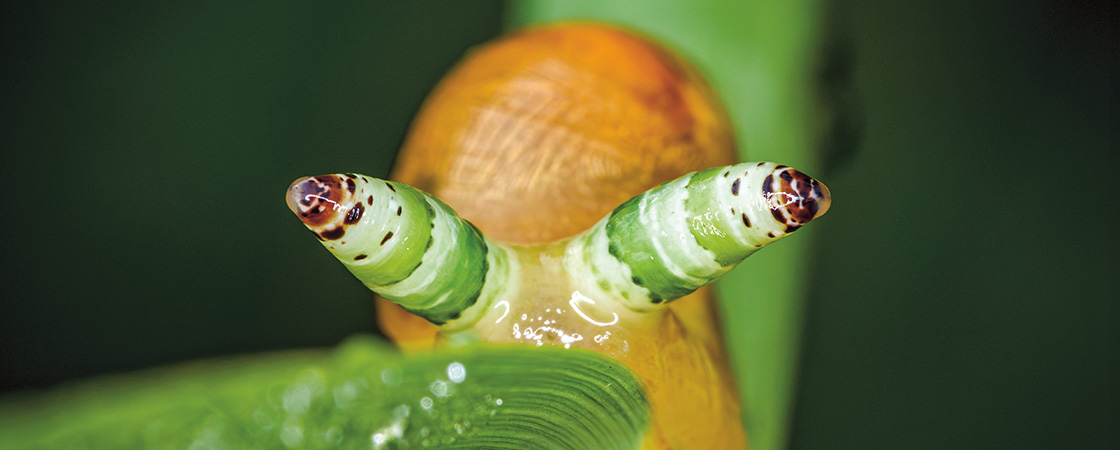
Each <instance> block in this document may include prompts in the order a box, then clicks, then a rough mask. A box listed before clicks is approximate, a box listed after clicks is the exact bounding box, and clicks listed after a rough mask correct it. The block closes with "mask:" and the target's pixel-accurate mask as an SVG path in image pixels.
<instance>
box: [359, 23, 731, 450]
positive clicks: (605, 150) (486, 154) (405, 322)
mask: <svg viewBox="0 0 1120 450" xmlns="http://www.w3.org/2000/svg"><path fill="white" fill-rule="evenodd" d="M737 154H738V153H737V150H736V148H735V143H734V136H733V133H732V129H731V126H730V125H729V123H728V120H727V118H726V115H725V113H724V111H723V109H722V107H721V106H720V105H719V102H718V100H717V99H716V98H715V95H714V94H713V93H712V92H711V90H710V89H709V88H708V87H707V85H706V84H705V83H704V81H703V80H701V79H700V78H699V76H698V75H697V73H696V72H695V70H694V69H693V68H692V67H691V66H689V65H688V64H687V63H685V62H683V61H682V60H680V59H679V58H678V57H676V56H675V55H673V54H672V53H670V52H668V51H666V50H664V49H662V48H660V47H657V46H656V45H653V44H651V43H649V42H648V41H646V40H644V39H642V38H639V37H636V36H634V35H632V34H630V33H628V32H623V31H620V30H616V29H612V28H606V27H603V26H600V25H586V24H571V25H560V26H552V27H546V28H536V29H528V30H524V31H521V32H517V33H514V34H511V35H508V36H505V37H503V38H501V39H499V40H497V41H495V42H493V43H490V44H487V45H485V46H481V47H479V48H476V49H474V50H472V51H471V52H470V53H469V54H468V55H467V56H466V58H465V59H464V60H463V61H462V62H461V63H460V64H459V65H458V66H457V67H456V68H455V69H454V70H453V71H452V72H451V73H450V74H449V75H448V76H447V77H446V78H445V79H444V80H443V81H442V82H441V83H440V84H439V85H438V86H437V87H436V89H435V90H434V91H433V92H432V93H431V95H430V96H429V98H428V99H427V101H426V103H425V104H424V106H423V107H422V109H421V111H420V112H419V114H418V115H417V117H416V118H415V120H414V122H413V124H412V129H411V131H410V134H409V135H408V137H407V139H406V141H405V144H404V147H403V149H402V150H401V153H400V155H399V157H398V161H397V166H396V168H395V170H394V171H393V173H392V174H391V178H392V179H394V180H397V181H401V182H404V183H407V184H410V185H413V186H416V187H417V188H419V189H422V190H424V191H427V192H429V193H431V194H434V195H435V196H436V197H438V198H440V199H442V200H443V201H445V202H446V203H447V204H448V205H450V206H451V207H452V208H454V209H455V210H456V211H457V212H458V213H459V214H460V215H461V216H462V217H464V218H466V219H467V220H469V221H471V222H472V223H474V224H475V225H476V226H478V228H479V229H480V230H482V232H483V233H485V234H486V235H487V236H489V237H490V238H491V239H494V240H498V241H505V242H510V243H520V244H535V243H544V242H550V241H554V240H557V239H562V238H565V237H569V236H572V235H574V234H577V233H579V232H582V231H583V230H585V229H587V228H589V227H590V226H591V225H593V224H594V223H595V222H596V221H598V220H599V219H601V218H602V217H604V216H605V215H607V214H608V213H610V211H611V210H612V209H613V208H615V207H616V206H618V205H619V204H621V203H622V202H624V201H625V200H626V199H628V198H630V197H632V196H635V195H638V194H640V193H642V192H644V191H645V190H647V189H650V188H652V187H654V186H656V185H657V184H659V183H661V182H663V181H667V180H670V179H673V178H676V177H679V176H682V175H684V174H686V173H689V172H692V171H696V170H701V169H706V168H709V167H714V166H720V165H727V164H732V163H734V162H735V159H736V156H737ZM555 295H559V296H564V295H570V293H557V294H555ZM714 302H715V298H714V296H713V293H712V290H711V288H710V287H705V288H702V289H700V290H698V291H696V292H695V293H693V294H691V295H689V296H687V297H685V298H682V299H680V300H677V301H675V302H673V303H671V304H670V305H669V307H668V308H667V310H666V312H665V313H664V314H657V315H656V316H655V317H650V318H648V319H645V320H639V321H638V322H637V323H636V324H635V325H633V326H632V328H634V329H633V330H632V333H633V334H635V335H639V336H646V338H645V339H635V340H634V341H633V342H635V343H638V342H644V344H636V345H635V346H632V347H630V348H629V349H628V351H617V350H616V351H608V352H604V353H606V354H608V356H611V357H613V358H615V359H618V360H619V361H622V362H623V363H625V364H626V365H627V366H629V367H630V368H631V369H632V370H634V371H635V372H636V373H637V374H638V376H639V377H640V378H642V380H643V381H644V383H645V384H646V386H647V389H648V390H649V394H650V398H651V401H652V404H653V408H654V421H655V424H656V425H655V428H654V430H652V433H651V437H650V438H649V439H648V440H647V444H646V448H677V449H683V448H698V449H719V448H730V449H738V448H745V447H746V437H745V435H744V433H743V430H742V426H741V424H740V422H739V420H740V419H739V417H740V410H739V405H738V395H737V393H736V391H735V386H734V382H733V378H732V375H731V371H730V367H729V363H728V359H727V355H726V351H725V349H724V346H723V343H722V340H721V333H720V328H719V320H718V317H717V311H716V305H715V303H714ZM378 318H379V322H380V324H381V327H382V329H383V331H384V332H385V333H386V334H387V335H388V336H389V337H390V338H392V339H393V340H394V341H396V342H397V343H398V344H399V345H401V346H402V347H403V348H405V349H406V350H417V349H424V348H431V347H433V346H434V345H436V342H437V340H438V339H437V329H436V327H435V326H433V325H431V324H429V323H428V322H426V321H425V320H423V319H420V318H418V317H416V316H413V315H411V314H409V313H407V312H405V311H403V310H401V309H400V308H399V307H397V306H396V305H393V304H392V303H389V302H387V301H385V300H384V299H378ZM493 341H498V339H493ZM600 351H602V350H601V349H600ZM667 367H668V368H667Z"/></svg>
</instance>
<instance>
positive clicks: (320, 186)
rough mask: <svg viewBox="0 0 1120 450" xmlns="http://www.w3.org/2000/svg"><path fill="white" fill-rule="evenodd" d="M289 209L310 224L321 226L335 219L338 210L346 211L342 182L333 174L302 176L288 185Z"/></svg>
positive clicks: (287, 199)
mask: <svg viewBox="0 0 1120 450" xmlns="http://www.w3.org/2000/svg"><path fill="white" fill-rule="evenodd" d="M286 201H287V203H288V209H290V210H292V212H293V213H295V214H296V215H297V216H299V218H300V220H302V221H303V223H305V224H307V225H308V226H313V227H314V226H320V225H325V224H327V223H330V222H331V221H333V220H334V218H335V215H336V214H338V211H340V210H342V211H345V208H343V206H342V205H340V204H339V203H340V202H341V201H342V184H341V182H340V181H339V179H338V178H336V177H333V176H323V177H305V178H300V179H298V180H296V181H294V182H292V185H291V186H289V187H288V195H287V198H286Z"/></svg>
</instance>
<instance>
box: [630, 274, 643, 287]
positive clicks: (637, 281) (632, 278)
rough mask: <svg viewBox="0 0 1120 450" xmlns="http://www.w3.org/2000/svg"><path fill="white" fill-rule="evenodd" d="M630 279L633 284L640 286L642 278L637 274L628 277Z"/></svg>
mask: <svg viewBox="0 0 1120 450" xmlns="http://www.w3.org/2000/svg"><path fill="white" fill-rule="evenodd" d="M630 281H633V282H634V284H636V285H638V286H642V279H641V278H640V277H638V276H637V275H634V276H632V277H630Z"/></svg>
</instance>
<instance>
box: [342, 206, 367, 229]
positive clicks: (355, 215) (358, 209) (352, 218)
mask: <svg viewBox="0 0 1120 450" xmlns="http://www.w3.org/2000/svg"><path fill="white" fill-rule="evenodd" d="M365 212H366V208H365V207H363V206H362V204H361V203H358V204H356V205H354V207H353V208H350V211H349V212H347V213H346V218H345V219H342V223H345V224H347V225H353V224H355V223H358V221H359V220H361V219H362V214H364V213H365Z"/></svg>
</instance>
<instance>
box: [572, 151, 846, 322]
mask: <svg viewBox="0 0 1120 450" xmlns="http://www.w3.org/2000/svg"><path fill="white" fill-rule="evenodd" d="M829 201H830V199H829V193H828V189H827V188H825V187H824V185H823V184H821V183H819V182H817V181H816V180H814V179H812V178H810V177H808V176H806V175H804V174H802V173H800V172H798V171H796V170H793V169H791V168H789V167H786V166H780V165H776V164H774V163H743V164H736V165H732V166H726V167H717V168H714V169H708V170H704V171H701V172H694V173H691V174H688V175H685V176H684V177H681V178H678V179H676V180H673V181H669V182H667V183H664V184H662V185H660V186H658V187H656V188H654V189H652V190H650V191H648V192H646V193H644V194H642V195H639V196H637V197H634V198H632V199H630V200H629V201H627V202H626V203H623V204H622V205H621V206H619V207H618V208H616V209H615V210H614V211H613V212H612V213H611V214H610V215H609V216H607V217H606V218H604V219H603V220H601V221H600V222H599V223H598V224H596V225H595V226H594V227H592V228H591V229H590V230H588V231H587V232H585V233H584V234H583V235H581V236H579V237H577V238H575V239H573V240H572V241H571V242H570V243H569V245H568V248H567V252H566V255H567V256H566V260H565V266H566V268H567V270H568V272H569V274H571V275H572V276H573V277H575V278H576V283H577V284H579V285H583V286H591V287H593V288H597V289H600V290H602V291H603V293H605V294H607V296H608V297H610V298H615V299H617V300H618V301H620V302H622V303H623V304H624V305H626V306H627V307H629V308H630V309H633V310H637V311H644V310H649V309H653V308H656V307H658V306H657V305H659V304H663V303H664V302H668V301H670V300H673V299H676V298H680V297H682V296H684V295H686V294H688V293H690V292H692V291H694V290H696V289H698V288H700V287H701V286H704V285H706V284H708V283H711V282H712V281H714V280H715V279H716V278H719V277H720V276H721V275H723V274H725V273H727V272H728V271H729V270H731V269H732V268H734V267H735V265H737V264H738V263H739V262H741V261H742V260H743V259H744V258H746V257H747V256H749V255H750V254H752V253H754V252H755V251H757V250H758V249H759V248H762V247H763V246H764V245H766V244H768V243H770V242H773V241H775V240H778V239H780V238H782V237H783V236H785V235H787V234H788V233H791V232H793V231H794V230H796V229H797V228H799V227H800V226H802V225H804V224H805V223H807V222H809V221H810V220H812V219H814V218H816V217H819V216H820V215H821V214H824V212H825V211H826V210H827V209H828V206H829Z"/></svg>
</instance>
